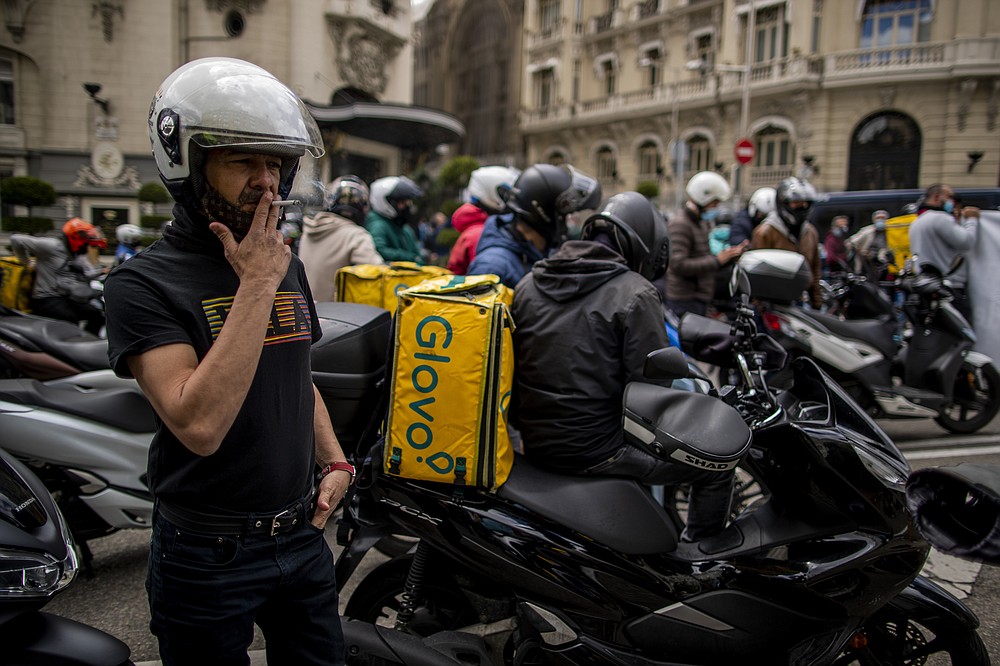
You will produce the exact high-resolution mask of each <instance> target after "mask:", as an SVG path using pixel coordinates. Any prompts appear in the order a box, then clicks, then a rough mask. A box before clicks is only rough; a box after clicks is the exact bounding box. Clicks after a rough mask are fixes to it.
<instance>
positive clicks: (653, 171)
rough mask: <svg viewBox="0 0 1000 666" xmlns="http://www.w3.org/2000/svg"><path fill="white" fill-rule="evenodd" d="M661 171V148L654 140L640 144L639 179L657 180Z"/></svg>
mask: <svg viewBox="0 0 1000 666" xmlns="http://www.w3.org/2000/svg"><path fill="white" fill-rule="evenodd" d="M659 171H660V149H659V148H657V146H656V144H655V143H654V142H652V141H645V142H643V144H642V145H641V146H639V180H656V179H657V178H658V177H659Z"/></svg>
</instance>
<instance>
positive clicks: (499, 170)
mask: <svg viewBox="0 0 1000 666" xmlns="http://www.w3.org/2000/svg"><path fill="white" fill-rule="evenodd" d="M520 174H521V172H520V171H518V170H517V169H515V168H513V167H505V166H485V167H479V168H478V169H476V170H475V171H473V172H472V173H471V174H470V175H469V187H468V188H467V189H468V197H469V201H468V202H466V203H464V204H462V205H461V206H459V207H458V208H457V209H456V210H455V212H454V213H452V215H451V224H452V226H454V227H455V230H456V231H458V234H459V235H458V240H456V241H455V245H454V246H453V247H452V248H451V254H450V255H449V256H448V264H447V266H448V270H450V271H451V272H452V273H454V274H455V275H465V274H466V273H467V272H468V270H469V264H471V263H472V260H473V259H475V257H476V246H477V245H478V244H479V238H480V237H481V236H482V234H483V226H484V225H485V224H486V218H488V217H490V216H491V215H501V214H502V213H503V212H504V209H505V208H506V205H505V204H504V200H503V197H504V196H505V195H506V193H507V192H508V191H509V190H510V188H511V187H512V186H513V185H514V181H515V180H517V177H518V176H519V175H520Z"/></svg>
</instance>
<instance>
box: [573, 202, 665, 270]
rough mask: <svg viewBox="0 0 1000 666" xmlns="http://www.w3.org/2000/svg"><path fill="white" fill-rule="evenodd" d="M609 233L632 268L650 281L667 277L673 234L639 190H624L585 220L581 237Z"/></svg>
mask: <svg viewBox="0 0 1000 666" xmlns="http://www.w3.org/2000/svg"><path fill="white" fill-rule="evenodd" d="M602 233H606V234H608V236H610V237H611V238H612V239H613V240H614V242H615V244H616V245H617V246H618V252H619V254H621V255H622V256H623V257H625V263H626V264H628V267H629V269H630V270H633V271H635V272H636V273H638V274H639V275H641V276H643V277H644V278H646V279H647V280H649V281H650V282H652V281H653V280H657V279H659V278H661V277H663V274H664V273H666V272H667V263H668V262H669V261H670V236H669V235H668V234H667V223H666V221H665V220H664V219H663V215H661V214H660V211H658V210H656V207H655V206H653V204H652V203H651V202H650V201H649V199H647V198H646V197H644V196H643V195H641V194H639V193H638V192H622V193H621V194H616V195H614V196H613V197H611V198H610V199H608V200H607V201H606V202H605V203H604V206H602V207H601V211H600V212H599V213H594V214H593V215H591V216H590V217H589V218H587V221H586V222H584V223H583V230H582V232H581V238H582V239H583V240H594V239H595V238H597V236H599V235H600V234H602Z"/></svg>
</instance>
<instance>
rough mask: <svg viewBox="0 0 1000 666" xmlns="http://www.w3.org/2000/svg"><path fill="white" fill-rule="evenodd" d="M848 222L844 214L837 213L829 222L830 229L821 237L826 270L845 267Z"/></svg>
mask: <svg viewBox="0 0 1000 666" xmlns="http://www.w3.org/2000/svg"><path fill="white" fill-rule="evenodd" d="M850 224H851V223H850V221H849V220H848V219H847V216H846V215H837V216H836V217H835V218H833V220H832V221H831V222H830V231H828V232H827V233H826V238H824V239H823V249H824V250H825V251H826V270H827V271H842V270H844V269H845V268H846V267H847V231H848V229H849V228H850Z"/></svg>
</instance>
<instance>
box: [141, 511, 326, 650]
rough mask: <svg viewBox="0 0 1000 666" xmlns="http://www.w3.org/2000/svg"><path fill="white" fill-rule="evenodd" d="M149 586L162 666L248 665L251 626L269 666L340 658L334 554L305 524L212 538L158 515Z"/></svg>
mask: <svg viewBox="0 0 1000 666" xmlns="http://www.w3.org/2000/svg"><path fill="white" fill-rule="evenodd" d="M146 591H147V593H148V594H149V607H150V611H151V613H152V620H151V622H150V630H151V631H152V632H153V634H154V635H155V636H156V637H157V639H158V640H159V643H160V656H161V658H162V659H163V664H164V665H165V666H169V665H171V664H173V665H177V666H180V665H182V664H183V665H184V666H189V665H193V664H214V665H218V666H224V665H228V664H233V665H236V664H239V665H240V666H246V665H247V664H249V663H250V661H249V658H248V657H247V648H248V647H249V646H250V643H251V642H252V641H253V636H254V630H253V625H254V623H256V624H257V626H259V627H260V629H261V632H262V633H263V634H264V639H265V642H266V652H267V663H268V665H269V666H281V665H284V664H287V665H293V664H294V665H299V664H323V665H324V666H325V665H329V664H343V663H344V638H343V635H342V632H341V626H340V617H339V614H338V599H337V585H336V579H335V576H334V559H333V553H332V552H331V551H330V548H329V546H328V545H327V543H326V540H325V539H324V538H323V531H322V530H319V529H317V528H315V527H313V525H312V524H311V523H310V524H306V525H304V526H302V527H300V528H299V529H297V530H294V531H292V532H288V533H286V534H278V535H276V536H273V537H270V536H250V537H233V536H216V535H208V534H198V533H195V532H188V531H183V530H180V529H178V528H177V527H175V526H174V525H172V524H171V523H170V522H168V521H167V520H166V519H165V518H163V516H161V515H160V514H159V512H157V514H156V516H155V518H154V520H153V536H152V544H151V547H150V553H149V570H148V576H147V578H146Z"/></svg>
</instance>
